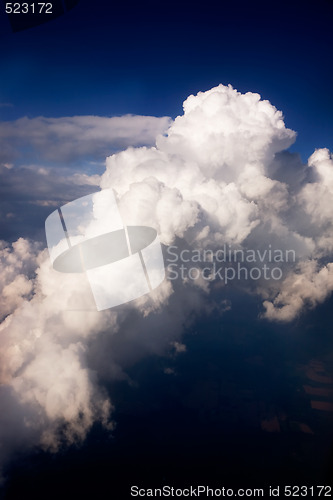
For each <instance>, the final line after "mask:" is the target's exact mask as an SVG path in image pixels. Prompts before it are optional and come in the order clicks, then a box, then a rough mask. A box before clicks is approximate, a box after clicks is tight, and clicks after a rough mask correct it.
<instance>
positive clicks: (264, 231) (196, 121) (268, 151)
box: [101, 85, 333, 320]
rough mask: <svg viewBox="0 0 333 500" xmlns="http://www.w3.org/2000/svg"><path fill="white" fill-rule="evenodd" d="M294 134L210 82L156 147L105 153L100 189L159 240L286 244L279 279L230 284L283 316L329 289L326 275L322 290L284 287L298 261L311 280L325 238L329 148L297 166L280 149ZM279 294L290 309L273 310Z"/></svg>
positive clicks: (328, 242)
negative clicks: (291, 255) (291, 256)
mask: <svg viewBox="0 0 333 500" xmlns="http://www.w3.org/2000/svg"><path fill="white" fill-rule="evenodd" d="M295 138H296V134H295V132H293V131H292V130H290V129H287V128H286V127H285V124H284V122H283V116H282V113H281V112H280V111H278V110H277V109H276V108H275V107H274V106H272V105H271V104H270V103H269V102H268V101H262V100H261V99H260V96H259V95H258V94H253V93H251V92H248V93H246V94H241V93H239V92H237V91H236V90H235V89H233V88H232V87H231V86H228V87H225V86H223V85H220V86H218V87H216V88H214V89H211V90H209V91H208V92H199V93H198V94H197V95H196V96H190V97H189V98H188V99H187V100H186V101H185V102H184V114H183V115H182V116H178V117H177V118H176V119H175V121H174V122H173V123H172V125H171V126H170V128H169V129H168V131H167V133H166V134H165V135H163V136H162V135H160V136H159V137H158V138H157V141H156V147H152V148H147V147H143V148H129V149H127V150H126V151H124V152H121V153H118V154H115V155H112V156H111V157H109V158H108V159H107V169H106V172H105V173H104V175H103V176H102V178H101V187H102V188H106V187H112V188H114V189H115V190H116V192H117V194H118V196H119V203H120V206H121V207H122V212H123V213H124V214H126V217H128V219H129V221H130V222H131V223H133V224H137V223H139V221H141V223H146V224H148V225H153V226H154V227H157V228H158V231H159V234H160V238H161V240H162V242H163V243H165V244H166V245H169V244H171V243H172V242H173V241H174V240H175V238H181V239H184V240H186V242H187V244H188V245H189V246H190V248H192V249H201V250H202V249H205V248H206V249H207V248H210V249H213V250H215V251H217V250H219V248H221V246H223V245H225V244H226V245H228V247H232V248H234V249H244V250H246V249H252V250H253V249H254V250H260V251H262V252H264V250H265V249H266V251H268V250H267V249H268V248H275V249H279V251H281V252H286V251H287V250H288V249H290V250H294V252H295V256H296V259H295V260H296V262H294V263H291V262H288V263H287V264H286V263H281V264H279V268H280V269H281V271H283V277H282V278H281V279H279V280H276V281H275V280H274V279H270V280H266V281H263V280H259V281H258V282H255V281H254V280H253V279H252V280H240V281H239V282H238V283H237V285H238V286H240V287H241V288H243V289H244V290H247V291H250V292H251V293H256V294H258V295H259V296H262V297H263V299H264V308H265V312H264V316H265V317H267V318H269V319H274V320H290V319H293V318H294V317H296V316H297V315H298V314H299V313H301V312H302V310H303V309H304V308H305V307H306V306H307V305H310V306H314V305H315V304H316V303H318V302H319V301H322V300H324V298H325V297H327V296H328V295H329V294H330V293H331V291H332V287H331V285H330V279H329V278H327V286H325V287H324V292H323V293H322V294H318V293H317V292H316V286H313V287H310V288H309V291H308V292H306V293H305V294H304V293H303V298H302V294H301V292H300V289H299V287H294V289H293V292H292V293H291V292H290V293H289V292H287V291H286V290H287V289H288V287H290V286H291V283H293V280H297V279H296V278H295V275H296V274H297V273H298V272H299V269H303V267H302V266H305V267H304V270H305V269H306V270H307V273H306V275H307V277H308V279H309V280H310V281H311V282H314V283H317V281H318V280H319V281H320V279H321V277H322V276H323V275H326V274H325V273H326V271H325V269H328V268H326V267H325V266H326V265H327V264H328V262H329V261H330V259H331V258H332V244H333V234H332V217H331V207H332V185H331V184H332V175H333V174H332V172H333V166H332V159H331V156H330V154H329V151H328V150H318V151H316V152H315V153H314V154H313V155H312V156H311V157H310V159H309V163H308V165H303V164H302V162H301V160H300V158H299V156H297V155H293V154H291V153H288V152H285V151H284V150H285V148H288V147H289V146H290V145H291V144H292V143H293V142H294V140H295ZM170 214H172V215H171V216H170ZM321 259H324V260H325V262H322V260H321ZM312 260H313V265H311V266H307V262H308V261H312ZM297 266H298V267H297ZM299 266H301V267H299ZM297 269H298V271H297ZM206 284H207V281H206ZM303 286H307V282H306V281H304V283H303ZM211 288H213V286H212V287H211ZM206 289H207V286H206ZM282 290H285V292H284V293H282ZM297 290H298V291H297ZM295 294H296V297H297V300H294V299H291V296H293V297H294V295H295ZM307 295H309V296H308V297H307V299H306V300H305V296H307ZM284 298H285V300H286V301H287V302H286V304H285V305H287V303H288V301H289V300H292V301H293V304H294V305H293V307H292V308H291V309H290V314H282V313H281V311H280V312H278V311H275V309H276V308H277V307H279V310H280V309H281V307H282V308H283V299H284ZM274 311H275V312H274Z"/></svg>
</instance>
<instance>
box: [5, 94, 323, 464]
mask: <svg viewBox="0 0 333 500" xmlns="http://www.w3.org/2000/svg"><path fill="white" fill-rule="evenodd" d="M35 120H36V121H35V122H33V123H32V125H31V127H32V128H31V130H30V132H29V134H28V135H27V134H26V133H23V132H22V123H24V122H20V121H18V124H17V125H16V129H15V127H14V128H12V129H11V130H10V131H9V134H11V137H13V138H14V139H13V140H14V142H15V140H16V139H17V138H20V137H22V134H23V137H24V138H25V139H26V138H27V137H28V136H29V137H30V138H32V141H33V144H34V146H35V147H37V146H38V145H39V144H40V147H41V150H42V151H44V152H45V150H46V149H47V146H48V145H50V148H51V150H50V151H51V152H50V154H51V155H54V154H55V152H54V148H55V145H54V143H53V137H55V138H56V144H58V141H63V142H64V147H63V148H61V149H62V152H61V154H62V155H64V157H66V156H68V155H69V156H70V154H71V153H70V152H69V150H68V148H69V143H70V140H71V138H73V136H75V137H77V136H78V135H79V134H78V133H77V130H78V127H79V130H80V131H81V132H82V134H83V135H82V138H81V139H82V140H83V137H85V140H86V141H87V143H89V144H90V143H93V144H95V143H96V144H97V146H96V148H97V149H98V147H99V145H98V144H99V140H100V141H102V142H103V141H105V140H106V138H107V137H109V134H111V133H112V130H111V129H109V128H108V127H110V126H111V125H110V123H111V122H110V121H103V120H102V119H101V120H102V121H99V120H97V119H95V118H94V117H93V118H91V121H89V120H88V119H84V120H83V118H82V119H80V120H79V119H77V118H75V119H67V118H66V119H58V120H59V121H57V120H55V121H52V122H47V124H46V128H47V130H48V132H47V133H46V135H45V134H44V135H43V134H41V129H42V128H43V120H42V119H35ZM85 120H86V121H85ZM96 120H97V121H98V123H97V122H96ZM106 120H113V119H106ZM114 120H118V121H119V123H120V122H121V118H119V119H114ZM156 120H157V121H156V122H154V121H153V120H148V122H149V123H148V124H147V127H148V132H147V134H148V136H149V137H151V134H152V133H153V131H155V132H156V135H157V140H156V145H155V146H154V147H147V146H144V147H138V148H135V147H129V148H128V149H126V150H125V151H122V152H119V153H115V154H113V155H112V156H109V157H108V158H107V161H106V171H105V173H104V174H103V176H102V177H101V179H99V178H98V177H96V178H94V179H90V182H91V184H92V185H96V184H97V183H100V187H101V188H112V189H114V191H115V193H116V196H117V199H118V205H119V209H120V211H121V214H122V217H123V219H124V220H125V222H126V223H127V224H128V225H132V224H134V225H135V224H138V225H148V226H152V227H154V228H156V229H157V231H158V233H159V235H160V240H161V242H162V243H163V244H164V245H166V246H167V245H171V244H177V245H178V246H179V247H180V248H186V249H187V250H188V251H190V250H191V251H193V250H200V251H204V250H207V249H213V250H215V251H216V250H219V249H220V248H221V247H222V246H223V245H228V246H231V247H232V248H235V249H238V250H244V251H245V250H253V251H264V249H267V247H269V246H270V248H277V249H280V250H281V251H282V250H288V249H292V250H294V252H295V255H296V259H295V261H292V262H288V263H285V262H282V263H280V264H279V265H280V267H281V269H282V270H283V277H282V278H281V279H279V280H274V279H269V280H258V281H256V280H238V281H237V284H236V285H235V286H237V288H239V289H240V290H241V291H243V292H246V293H251V294H256V295H257V296H258V297H259V298H260V300H261V301H262V316H263V317H264V318H267V319H270V320H278V321H289V320H292V319H293V318H295V317H297V315H298V314H300V313H301V312H302V311H303V310H304V309H305V308H306V307H314V306H315V305H316V304H317V303H319V302H323V301H324V300H325V299H326V298H327V297H328V296H329V294H330V293H331V292H332V289H333V261H332V249H333V232H332V231H333V229H332V217H331V207H332V202H333V199H332V197H333V161H332V157H331V155H330V153H329V151H328V150H325V149H321V150H317V151H316V152H315V153H314V154H313V155H312V156H311V157H310V159H309V163H308V165H303V164H302V163H301V161H300V160H299V157H297V156H295V155H291V154H290V153H286V152H284V150H285V149H286V148H288V147H289V146H290V145H291V144H292V143H293V141H294V140H295V137H296V135H295V133H294V132H293V131H291V130H289V129H288V128H286V127H285V124H284V121H283V116H282V113H281V112H280V111H278V110H276V108H275V107H274V106H272V105H271V104H270V103H269V102H268V101H263V100H261V99H260V96H259V95H258V94H253V93H247V94H241V93H239V92H237V91H236V90H235V89H233V88H232V87H231V86H228V87H226V86H223V85H220V86H218V87H216V88H213V89H211V90H209V91H208V92H200V93H199V94H198V95H197V96H190V97H189V98H188V99H187V100H186V101H185V103H184V114H183V115H182V116H179V117H177V118H176V120H175V121H174V122H173V123H171V125H170V127H169V129H168V131H167V133H166V134H163V131H164V127H165V126H166V124H167V119H165V120H164V121H163V120H162V119H156ZM96 123H97V124H96ZM112 123H114V122H112ZM129 123H130V120H129V118H128V117H125V118H124V122H123V126H124V127H126V126H127V125H129ZM44 125H45V124H44ZM29 127H30V125H29ZM140 127H141V130H142V123H141V124H140ZM154 127H156V128H154ZM23 128H24V127H23ZM111 128H112V126H111ZM134 128H135V127H134ZM135 130H137V129H135ZM73 131H74V132H73ZM2 132H3V131H2ZM51 132H52V133H51ZM135 133H136V132H133V137H132V140H133V144H135V143H136V141H135ZM20 134H21V135H20ZM40 134H41V135H40ZM119 134H120V132H119ZM119 134H118V137H119ZM120 135H121V134H120ZM124 135H126V134H125V132H124ZM130 136H131V134H127V137H130ZM141 139H142V136H141ZM82 140H80V144H79V142H76V143H75V141H74V145H72V146H71V151H72V152H73V151H75V150H76V148H78V149H80V154H82V155H84V154H85V151H86V150H85V149H84V147H83V146H82ZM57 147H58V145H57ZM90 149H91V148H90ZM92 149H93V148H92ZM47 175H48V174H47ZM86 183H87V184H89V179H88V178H87V179H86ZM46 198H47V197H46ZM45 201H47V200H45ZM50 201H54V197H52V198H51V197H50ZM59 202H60V203H59V204H61V196H60V195H59ZM50 211H51V210H50ZM197 266H198V267H200V264H199V263H198V264H197ZM0 276H1V285H2V298H1V311H2V314H3V318H2V323H1V327H0V328H1V337H0V343H1V350H0V351H1V360H0V361H1V363H0V366H1V383H2V388H3V389H4V390H3V391H2V393H1V392H0V399H1V398H2V401H3V404H6V405H7V406H8V407H9V408H15V413H16V414H17V415H19V416H18V417H17V419H16V420H15V422H16V423H14V424H13V435H14V434H16V435H19V436H21V437H20V443H23V442H26V443H28V444H29V443H30V444H33V443H34V444H40V445H42V446H44V447H46V448H49V449H53V450H56V449H57V447H58V446H59V445H60V443H62V442H67V443H72V442H75V441H77V440H81V439H83V438H84V436H85V435H86V433H87V432H88V431H89V429H90V428H91V425H92V424H93V422H95V421H99V422H101V423H102V425H104V426H106V427H107V428H109V429H112V425H113V424H112V415H111V409H112V403H111V401H110V398H109V395H108V394H107V393H106V392H105V391H104V390H103V387H102V384H101V383H100V379H102V380H104V381H107V380H114V379H126V378H127V375H126V369H127V367H128V366H130V364H131V363H134V362H135V361H136V360H137V359H139V358H140V357H142V356H144V355H147V354H149V353H155V354H163V353H165V352H167V351H168V349H169V350H170V349H172V351H173V353H174V354H175V353H181V352H184V350H185V349H186V348H185V346H183V344H182V343H181V342H180V336H181V333H182V331H183V328H184V325H185V327H186V325H188V324H190V323H191V322H192V321H193V320H194V318H195V314H204V313H208V314H209V312H210V311H211V310H212V309H216V310H219V311H220V312H221V313H223V312H224V311H225V310H227V309H228V308H229V307H230V304H229V303H228V302H225V301H224V302H219V300H218V299H217V297H218V296H219V295H218V290H219V289H220V288H221V287H225V288H226V292H227V285H225V284H224V283H223V282H221V281H219V282H218V281H216V280H215V281H214V280H205V279H203V278H201V279H200V278H199V279H194V280H189V279H187V278H186V279H178V280H176V281H171V280H166V281H165V282H164V283H163V284H162V285H161V286H160V287H159V288H158V289H156V290H155V291H154V292H153V293H152V294H151V295H150V296H145V297H142V298H141V299H138V300H137V301H134V302H133V303H131V304H128V305H127V306H125V307H123V308H118V309H114V310H109V311H104V312H103V313H97V312H96V310H95V308H94V302H93V300H92V296H91V291H90V289H89V286H88V283H87V281H86V279H85V276H84V275H70V274H69V275H65V274H61V273H57V272H56V271H54V270H53V269H52V267H51V265H50V262H49V258H48V254H47V251H46V250H42V249H40V248H39V247H38V245H37V244H35V243H33V242H31V241H29V240H27V239H23V238H21V239H18V240H17V241H16V242H15V243H13V244H12V245H9V244H6V243H5V242H3V243H2V246H1V273H0ZM157 332H158V335H157ZM106 353H107V354H106ZM13 411H14V410H13ZM110 419H111V420H110ZM6 425H7V424H6V421H4V422H3V424H2V429H4V431H3V432H2V434H1V435H0V437H2V438H3V440H4V442H6V443H7V444H6V446H4V448H3V450H4V452H3V453H4V455H6V454H7V452H8V453H9V451H8V450H12V449H14V448H15V446H18V443H17V442H15V440H14V439H12V440H10V439H9V440H8V439H7V438H6V436H5V434H6V430H5V429H6ZM15 426H16V427H17V430H16V431H15ZM6 439H7V441H6Z"/></svg>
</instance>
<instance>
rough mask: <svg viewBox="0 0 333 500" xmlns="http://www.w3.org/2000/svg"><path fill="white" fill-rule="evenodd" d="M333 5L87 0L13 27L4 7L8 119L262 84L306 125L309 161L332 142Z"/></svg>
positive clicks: (138, 105)
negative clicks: (28, 26)
mask: <svg viewBox="0 0 333 500" xmlns="http://www.w3.org/2000/svg"><path fill="white" fill-rule="evenodd" d="M332 13H333V4H332V2H329V1H328V0H327V1H326V0H320V1H319V2H304V3H303V4H302V3H301V2H288V3H287V2H278V3H275V4H273V3H267V2H237V3H234V2H217V1H208V2H205V3H202V5H201V6H199V4H197V3H195V4H194V3H193V4H192V3H190V2H187V1H186V2H178V3H176V2H168V3H164V4H159V5H157V4H156V2H136V3H134V2H133V3H132V2H122V3H121V4H120V2H118V3H114V2H112V3H110V2H107V1H105V0H97V1H94V2H90V1H88V0H81V2H80V4H79V5H78V6H77V7H75V8H74V9H73V10H72V11H70V12H68V13H67V14H66V15H64V16H61V17H60V18H58V19H56V20H53V21H51V22H48V23H46V24H44V25H41V26H37V27H35V28H32V29H28V30H25V31H22V32H19V33H14V34H13V33H10V32H9V24H8V21H7V19H6V18H5V16H4V14H3V13H2V19H1V21H2V26H3V36H2V37H1V43H2V46H3V48H2V51H1V57H0V75H1V84H0V102H2V103H11V104H12V106H11V107H1V108H0V117H1V119H14V118H17V117H20V116H24V115H28V116H29V117H34V116H38V115H44V116H54V117H56V116H69V115H83V114H97V115H107V116H111V115H121V114H124V113H133V114H136V113H137V114H146V115H147V114H149V115H157V116H162V115H169V116H172V117H175V116H176V115H177V114H180V113H181V112H182V109H181V104H182V101H183V100H184V99H185V98H186V97H187V96H188V95H189V94H191V93H196V92H198V91H200V90H203V91H204V90H208V89H209V88H211V87H213V86H215V85H217V84H219V83H223V84H228V83H231V84H232V85H233V86H234V87H236V88H237V89H238V90H239V91H241V92H244V91H254V92H259V93H260V94H261V95H262V97H263V98H266V99H269V100H270V101H271V102H272V103H273V104H274V105H275V106H276V107H277V108H278V109H281V110H282V111H283V113H284V115H285V120H286V124H287V126H288V127H290V128H293V129H294V130H296V131H297V132H298V140H297V144H296V145H295V146H294V147H293V149H294V150H295V151H300V152H301V154H302V157H303V159H304V160H305V159H306V158H307V156H308V155H310V154H311V153H312V152H313V150H314V148H316V147H329V148H331V149H332V147H333V144H332V136H333V126H332V116H333V98H332V89H333V69H332V63H331V54H332V46H333V32H332V29H331V19H332Z"/></svg>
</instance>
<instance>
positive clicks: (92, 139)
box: [0, 115, 170, 164]
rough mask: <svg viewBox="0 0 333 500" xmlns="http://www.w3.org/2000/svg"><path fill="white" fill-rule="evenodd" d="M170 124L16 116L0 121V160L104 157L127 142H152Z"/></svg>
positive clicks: (149, 119)
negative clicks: (11, 119)
mask: <svg viewBox="0 0 333 500" xmlns="http://www.w3.org/2000/svg"><path fill="white" fill-rule="evenodd" d="M169 124H170V118H169V117H161V118H157V117H154V116H137V115H125V116H120V117H111V118H108V117H101V116H72V117H63V118H46V117H42V116H40V117H37V118H27V117H24V118H19V119H18V120H15V121H7V122H0V149H1V153H0V162H1V163H8V162H11V161H12V160H13V159H18V160H20V161H21V162H22V161H23V162H27V161H29V158H30V159H32V158H34V159H35V158H36V156H38V157H39V158H40V159H41V160H48V161H53V162H57V163H58V164H60V163H61V162H66V163H67V162H73V161H76V160H79V159H82V158H85V159H87V158H99V159H101V158H103V159H104V158H105V157H106V156H107V155H108V154H111V153H112V152H113V151H117V150H120V149H124V148H126V147H127V146H129V145H131V146H138V145H152V144H154V143H155V138H156V136H157V135H158V134H159V133H163V132H164V131H165V130H166V129H167V128H168V126H169Z"/></svg>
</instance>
